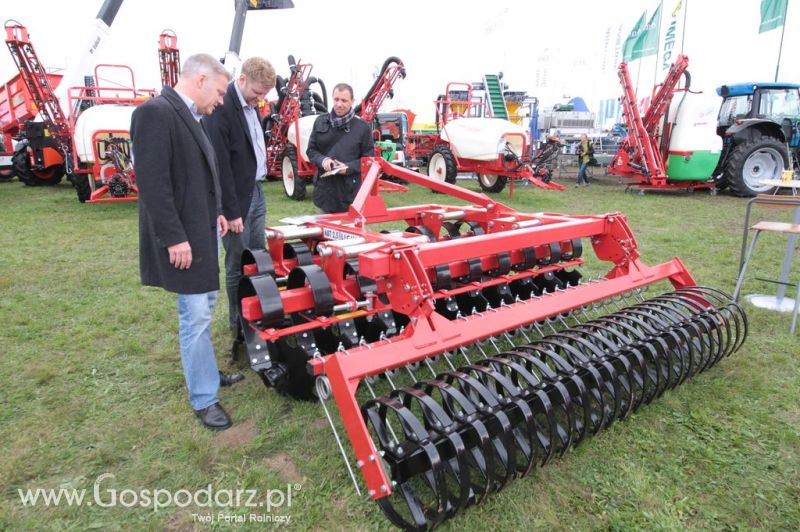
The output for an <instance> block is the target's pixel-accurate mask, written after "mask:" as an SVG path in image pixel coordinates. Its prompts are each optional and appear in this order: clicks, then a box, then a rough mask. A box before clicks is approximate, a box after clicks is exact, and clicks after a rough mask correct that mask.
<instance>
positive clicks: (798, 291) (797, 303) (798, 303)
mask: <svg viewBox="0 0 800 532" xmlns="http://www.w3.org/2000/svg"><path fill="white" fill-rule="evenodd" d="M798 312H800V281H798V282H797V288H795V293H794V310H793V311H792V327H791V329H789V334H794V331H795V330H796V329H797V313H798Z"/></svg>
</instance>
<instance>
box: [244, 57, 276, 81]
mask: <svg viewBox="0 0 800 532" xmlns="http://www.w3.org/2000/svg"><path fill="white" fill-rule="evenodd" d="M242 74H244V75H245V77H247V79H248V80H249V81H253V82H255V83H261V84H263V85H266V86H268V87H270V88H272V87H274V86H275V69H274V68H273V67H272V63H270V62H269V61H267V60H266V59H264V58H263V57H251V58H249V59H247V60H246V61H245V62H244V63H242Z"/></svg>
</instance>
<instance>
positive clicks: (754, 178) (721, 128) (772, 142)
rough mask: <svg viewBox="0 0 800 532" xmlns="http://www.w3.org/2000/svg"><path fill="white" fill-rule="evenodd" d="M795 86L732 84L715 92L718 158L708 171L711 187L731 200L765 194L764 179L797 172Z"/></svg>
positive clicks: (799, 104) (798, 94)
mask: <svg viewBox="0 0 800 532" xmlns="http://www.w3.org/2000/svg"><path fill="white" fill-rule="evenodd" d="M798 89H800V85H796V84H792V83H737V84H735V85H723V86H722V87H719V88H717V94H719V95H720V96H722V98H723V100H722V106H721V107H720V110H719V119H718V121H717V134H718V135H719V136H720V137H722V142H723V145H722V155H721V157H720V159H719V164H718V165H717V168H716V170H715V171H714V176H715V183H716V185H717V188H720V189H722V188H726V187H727V188H730V190H731V192H732V193H733V194H735V195H737V196H755V195H756V194H762V193H769V192H771V191H773V189H774V187H772V186H769V185H765V184H763V181H765V180H773V179H781V177H782V176H783V173H784V171H786V170H789V169H792V170H794V171H797V167H798V147H799V146H800V133H798V121H800V90H798Z"/></svg>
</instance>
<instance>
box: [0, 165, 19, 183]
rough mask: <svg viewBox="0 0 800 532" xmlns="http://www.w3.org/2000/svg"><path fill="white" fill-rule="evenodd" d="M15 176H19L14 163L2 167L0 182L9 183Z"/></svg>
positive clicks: (0, 169)
mask: <svg viewBox="0 0 800 532" xmlns="http://www.w3.org/2000/svg"><path fill="white" fill-rule="evenodd" d="M15 177H17V170H16V168H14V166H13V165H12V166H9V167H8V168H0V183H8V182H9V181H11V180H12V179H14V178H15Z"/></svg>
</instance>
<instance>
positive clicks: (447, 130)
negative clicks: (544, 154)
mask: <svg viewBox="0 0 800 532" xmlns="http://www.w3.org/2000/svg"><path fill="white" fill-rule="evenodd" d="M435 105H436V129H437V133H412V134H411V135H410V136H409V148H408V154H407V156H408V157H409V158H410V159H415V160H420V161H422V162H423V164H425V163H427V174H428V176H429V177H432V178H434V179H438V180H439V181H445V182H447V183H450V184H453V183H455V180H456V175H457V174H459V173H474V174H477V175H478V182H479V183H480V187H481V189H483V191H485V192H500V191H501V190H503V189H504V188H505V186H506V183H508V181H509V180H511V189H510V193H511V194H513V192H514V181H515V180H517V179H524V180H526V181H528V182H530V183H533V184H534V185H536V186H538V187H541V188H544V189H549V190H564V187H563V186H561V185H559V184H557V183H553V182H552V181H550V179H549V178H550V173H549V172H545V173H541V172H540V171H539V170H540V169H537V168H535V167H534V165H533V163H534V158H533V150H532V146H531V143H530V142H529V140H528V133H527V131H526V130H525V129H524V128H522V127H520V126H518V125H516V124H514V123H512V122H509V121H508V120H504V119H501V118H493V117H491V116H492V113H491V111H489V107H488V106H486V105H485V102H484V101H483V100H482V99H480V98H474V97H473V95H472V85H471V84H469V83H457V82H453V83H449V84H448V85H447V88H446V90H445V93H444V94H443V95H441V96H439V98H437V100H436V102H435Z"/></svg>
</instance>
